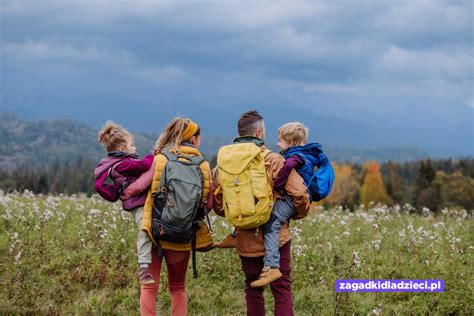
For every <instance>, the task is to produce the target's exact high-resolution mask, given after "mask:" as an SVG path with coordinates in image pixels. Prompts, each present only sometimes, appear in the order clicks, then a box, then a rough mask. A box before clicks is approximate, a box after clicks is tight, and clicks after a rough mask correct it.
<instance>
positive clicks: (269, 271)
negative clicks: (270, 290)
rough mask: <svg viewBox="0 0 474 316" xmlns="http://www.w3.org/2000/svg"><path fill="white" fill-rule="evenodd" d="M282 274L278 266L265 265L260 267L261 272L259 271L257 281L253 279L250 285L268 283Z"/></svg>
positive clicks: (258, 285)
mask: <svg viewBox="0 0 474 316" xmlns="http://www.w3.org/2000/svg"><path fill="white" fill-rule="evenodd" d="M281 276H282V274H281V272H280V269H278V268H271V267H269V266H265V267H263V269H262V273H260V276H259V277H258V280H257V281H253V282H252V283H250V286H251V287H261V286H265V285H267V284H268V283H271V282H273V281H275V280H278V279H279V278H281Z"/></svg>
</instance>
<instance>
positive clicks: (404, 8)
mask: <svg viewBox="0 0 474 316" xmlns="http://www.w3.org/2000/svg"><path fill="white" fill-rule="evenodd" d="M0 11H1V13H0V14H1V42H0V45H1V97H2V99H1V100H2V101H1V103H0V110H7V111H13V112H22V114H23V115H24V116H26V117H29V118H32V117H34V116H38V117H42V116H45V117H50V116H53V117H54V116H67V115H68V114H70V115H72V116H74V115H76V116H79V115H80V114H78V112H69V111H71V109H70V108H71V107H75V108H77V107H83V108H84V109H87V110H89V111H91V113H92V114H94V116H98V118H97V121H95V120H92V122H93V124H97V123H96V122H98V121H102V120H104V119H106V118H107V113H102V112H100V111H98V109H99V108H101V109H106V110H107V111H109V112H110V111H116V112H117V113H122V117H126V116H127V115H128V113H129V112H127V110H129V109H130V107H135V108H136V109H137V110H138V111H143V112H140V113H143V114H142V115H146V112H145V111H150V112H149V113H160V111H161V112H164V113H167V115H168V116H174V115H176V114H181V113H184V114H188V115H189V114H194V113H195V112H193V111H194V110H192V108H193V107H194V106H205V107H206V109H219V110H221V111H222V108H225V107H231V108H233V109H235V111H236V113H237V111H241V109H244V108H245V107H248V104H258V105H260V106H262V107H264V109H265V107H267V111H269V109H270V108H271V105H272V104H276V103H278V106H280V108H282V107H289V108H295V109H296V108H298V109H314V108H315V107H316V108H317V109H318V111H319V110H320V111H322V112H323V113H326V114H328V113H331V111H332V109H333V106H334V105H337V109H338V110H337V111H336V112H337V113H333V115H334V116H335V117H339V118H346V119H347V117H345V116H346V115H350V119H356V120H357V119H361V118H362V117H364V116H371V117H373V118H377V117H380V115H385V116H386V115H393V116H394V117H397V116H398V117H403V115H406V113H407V112H410V109H411V108H412V107H413V104H419V103H423V107H422V108H420V109H419V111H416V113H415V114H416V115H421V113H423V111H425V110H426V109H432V110H433V111H439V112H440V113H442V114H440V115H441V116H442V115H445V114H444V113H446V111H447V109H449V108H451V109H453V111H455V112H456V111H457V112H459V113H460V114H459V115H460V116H461V117H463V116H466V113H467V116H468V119H469V120H470V122H471V123H472V119H473V118H472V113H473V111H472V109H473V108H474V96H473V92H472V91H473V90H472V89H473V73H474V57H473V41H474V35H473V25H474V20H473V2H472V1H418V0H416V1H358V0H357V1H166V2H165V1H160V2H153V1H146V2H141V1H118V0H114V1H99V0H94V1H92V0H91V1H86V0H82V1H59V0H56V1H4V0H2V1H1V10H0ZM97 100H99V101H97ZM275 106H276V105H275ZM38 107H40V108H41V109H42V110H39V108H38ZM114 107H115V108H114ZM157 108H159V110H158V109H157ZM41 111H43V112H44V113H43V112H41ZM153 111H155V112H153ZM229 111H232V109H230V110H229ZM28 113H29V114H30V115H28ZM377 115H379V116H377ZM80 119H82V120H84V118H83V117H80ZM468 123H469V122H468ZM133 124H137V123H136V122H135V123H133ZM470 133H471V136H472V129H471V131H470Z"/></svg>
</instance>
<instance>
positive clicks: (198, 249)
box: [196, 242, 217, 252]
mask: <svg viewBox="0 0 474 316" xmlns="http://www.w3.org/2000/svg"><path fill="white" fill-rule="evenodd" d="M216 247H217V243H215V242H213V243H212V244H210V245H209V246H206V247H201V248H196V251H199V252H208V251H211V250H212V249H214V248H216Z"/></svg>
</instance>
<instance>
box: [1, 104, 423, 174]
mask: <svg viewBox="0 0 474 316" xmlns="http://www.w3.org/2000/svg"><path fill="white" fill-rule="evenodd" d="M134 135H135V138H136V140H135V143H136V145H137V148H138V152H139V154H141V155H143V154H146V153H148V152H150V149H151V148H152V146H153V144H154V142H155V139H156V135H149V134H143V133H134ZM231 141H232V138H228V137H206V136H204V138H203V142H202V143H203V145H202V147H201V151H202V152H203V153H204V154H205V155H206V156H207V157H208V158H209V159H210V160H212V159H213V157H214V156H215V154H216V153H217V151H218V149H219V147H220V146H222V145H225V144H228V143H230V142H231ZM269 147H270V148H271V149H273V150H277V147H276V146H275V145H274V144H269ZM323 148H324V149H325V151H326V152H327V154H328V156H329V158H330V159H331V160H333V161H339V162H344V161H348V162H358V163H361V162H363V161H365V160H377V161H379V162H382V161H388V160H394V161H399V162H400V161H407V160H419V159H422V158H425V157H427V156H428V155H427V154H426V153H425V152H423V151H421V150H419V149H417V148H353V147H334V146H330V145H328V146H326V145H324V144H323ZM79 156H85V157H87V158H90V159H92V160H98V159H100V158H101V157H103V156H104V150H103V149H102V147H101V146H100V145H99V143H98V142H97V130H95V129H92V128H90V127H88V126H86V125H84V124H82V123H78V122H76V121H73V120H70V119H62V120H41V121H37V122H26V121H23V120H21V119H19V118H18V117H16V116H15V115H12V114H8V113H0V168H1V169H14V168H15V167H16V166H18V165H22V164H33V165H41V164H48V163H53V162H59V163H64V162H66V161H71V160H75V159H77V158H78V157H79Z"/></svg>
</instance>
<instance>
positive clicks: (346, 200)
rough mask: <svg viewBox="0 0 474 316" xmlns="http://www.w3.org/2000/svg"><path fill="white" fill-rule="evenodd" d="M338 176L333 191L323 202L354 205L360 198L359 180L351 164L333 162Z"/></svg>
mask: <svg viewBox="0 0 474 316" xmlns="http://www.w3.org/2000/svg"><path fill="white" fill-rule="evenodd" d="M332 166H333V169H334V173H335V174H336V178H335V180H334V184H333V186H332V190H331V193H330V194H329V196H328V197H327V198H326V199H325V200H324V201H323V204H331V205H343V206H347V207H350V208H352V207H354V205H355V204H356V203H357V200H358V193H359V188H360V185H359V182H358V181H357V175H356V172H355V170H354V169H353V168H352V166H351V165H348V164H344V165H339V164H337V163H333V164H332Z"/></svg>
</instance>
